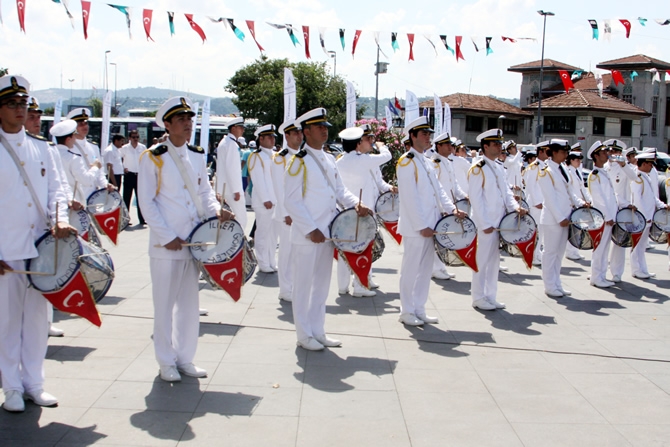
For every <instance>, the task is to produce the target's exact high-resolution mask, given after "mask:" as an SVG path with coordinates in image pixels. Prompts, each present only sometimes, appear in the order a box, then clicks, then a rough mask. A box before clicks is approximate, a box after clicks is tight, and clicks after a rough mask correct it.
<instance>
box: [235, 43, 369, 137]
mask: <svg viewBox="0 0 670 447" xmlns="http://www.w3.org/2000/svg"><path fill="white" fill-rule="evenodd" d="M284 68H290V69H291V71H292V72H293V76H294V78H295V82H296V90H297V92H296V114H297V116H300V115H302V114H303V113H305V112H308V111H309V110H311V109H314V108H316V107H325V108H326V110H328V121H329V122H330V123H331V124H332V125H333V127H332V128H331V130H330V133H331V135H330V137H331V139H332V138H334V137H335V136H336V135H337V133H338V132H339V130H341V129H343V128H344V127H345V123H346V99H347V93H346V84H345V82H344V80H343V79H342V78H340V77H338V76H332V75H331V74H330V70H329V69H328V68H327V67H326V62H298V63H291V62H289V61H288V59H268V58H267V57H265V56H262V57H261V58H260V59H258V60H256V61H254V62H253V63H251V64H249V65H247V66H245V67H242V68H241V69H239V70H238V71H237V72H236V73H235V75H233V77H231V78H230V80H229V81H228V85H227V86H226V90H227V91H228V92H230V93H233V94H234V95H236V96H237V97H236V98H234V99H233V104H235V106H237V108H238V109H239V111H240V113H241V114H242V116H244V117H246V118H256V119H258V124H259V125H264V124H275V125H276V126H279V125H280V124H281V123H282V122H283V121H284ZM363 112H364V109H362V108H361V109H359V110H358V111H357V113H358V114H359V115H358V116H361V115H362V113H363Z"/></svg>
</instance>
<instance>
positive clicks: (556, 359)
mask: <svg viewBox="0 0 670 447" xmlns="http://www.w3.org/2000/svg"><path fill="white" fill-rule="evenodd" d="M542 356H543V357H544V358H545V359H546V360H547V361H548V362H549V363H551V365H552V366H553V367H554V368H556V370H558V371H560V372H562V373H619V374H631V373H634V372H635V370H634V369H633V368H632V367H631V366H630V365H628V364H627V363H626V362H625V361H624V360H621V359H617V358H608V357H598V356H594V355H575V354H551V353H546V352H545V353H542ZM668 371H670V365H669V367H668Z"/></svg>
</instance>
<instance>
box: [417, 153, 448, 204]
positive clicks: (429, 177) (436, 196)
mask: <svg viewBox="0 0 670 447" xmlns="http://www.w3.org/2000/svg"><path fill="white" fill-rule="evenodd" d="M425 163H426V160H425V158H424V160H422V161H421V162H419V164H420V165H421V167H422V168H423V171H424V172H425V173H426V177H428V183H430V186H431V187H432V188H433V197H434V198H435V203H436V204H437V207H438V208H439V209H440V214H446V211H445V210H444V208H443V207H442V202H441V201H440V193H439V191H438V189H437V187H436V186H435V183H434V182H433V177H431V175H430V172H428V168H427V167H426V165H425ZM414 166H415V169H416V165H414Z"/></svg>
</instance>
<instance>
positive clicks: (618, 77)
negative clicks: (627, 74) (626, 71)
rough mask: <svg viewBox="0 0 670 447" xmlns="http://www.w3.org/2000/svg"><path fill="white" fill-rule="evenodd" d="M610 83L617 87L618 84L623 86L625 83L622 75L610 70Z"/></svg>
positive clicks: (617, 71)
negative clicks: (612, 82)
mask: <svg viewBox="0 0 670 447" xmlns="http://www.w3.org/2000/svg"><path fill="white" fill-rule="evenodd" d="M612 81H614V85H615V86H616V85H619V84H625V81H624V80H623V75H622V74H621V72H620V71H619V70H612Z"/></svg>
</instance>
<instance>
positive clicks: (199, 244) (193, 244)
mask: <svg viewBox="0 0 670 447" xmlns="http://www.w3.org/2000/svg"><path fill="white" fill-rule="evenodd" d="M352 242H354V241H352ZM209 245H216V243H215V242H184V243H183V244H181V246H182V247H205V246H209ZM154 247H155V248H163V247H165V246H164V245H161V244H154Z"/></svg>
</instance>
